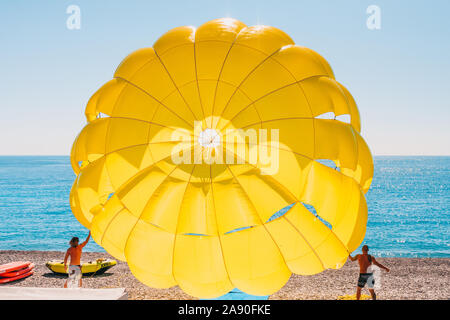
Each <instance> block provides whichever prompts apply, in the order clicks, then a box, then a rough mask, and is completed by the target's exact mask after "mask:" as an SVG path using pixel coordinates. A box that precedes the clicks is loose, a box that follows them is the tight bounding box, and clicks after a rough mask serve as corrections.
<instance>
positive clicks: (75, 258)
mask: <svg viewBox="0 0 450 320" xmlns="http://www.w3.org/2000/svg"><path fill="white" fill-rule="evenodd" d="M90 237H91V233H90V232H89V235H88V236H87V238H86V240H85V241H84V242H82V243H81V244H78V238H77V237H74V238H72V240H70V242H69V243H70V248H69V249H67V251H66V256H65V257H64V269H65V270H66V272H68V273H69V279H70V278H75V279H78V281H79V284H78V286H79V287H81V285H82V281H81V277H82V272H81V254H82V252H83V248H84V246H85V245H86V244H87V243H88V241H89V238H90ZM69 258H70V265H69V268H67V260H68V259H69ZM67 282H68V280H67V281H66V282H65V283H64V288H67Z"/></svg>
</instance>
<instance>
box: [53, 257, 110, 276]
mask: <svg viewBox="0 0 450 320" xmlns="http://www.w3.org/2000/svg"><path fill="white" fill-rule="evenodd" d="M116 264H117V261H116V260H111V259H97V260H94V261H89V262H83V263H82V264H81V272H82V273H83V275H85V276H90V275H98V274H102V273H104V272H105V271H106V270H108V269H110V268H112V267H114V266H115V265H116ZM45 265H46V266H47V268H49V269H50V270H51V271H53V272H54V273H58V274H67V272H66V271H65V270H64V261H62V260H52V261H48V262H47V263H46V264H45Z"/></svg>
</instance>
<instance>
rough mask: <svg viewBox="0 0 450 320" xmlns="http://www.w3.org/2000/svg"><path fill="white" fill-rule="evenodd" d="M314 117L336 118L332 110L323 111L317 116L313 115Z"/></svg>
mask: <svg viewBox="0 0 450 320" xmlns="http://www.w3.org/2000/svg"><path fill="white" fill-rule="evenodd" d="M315 119H329V120H334V119H336V115H335V114H334V112H325V113H322V114H319V115H318V116H315Z"/></svg>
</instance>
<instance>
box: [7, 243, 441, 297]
mask: <svg viewBox="0 0 450 320" xmlns="http://www.w3.org/2000/svg"><path fill="white" fill-rule="evenodd" d="M63 258H64V252H59V251H16V250H5V251H0V264H4V263H8V262H11V261H31V262H33V263H34V264H35V265H36V267H35V273H34V275H32V276H31V277H28V278H26V279H23V280H18V281H15V282H12V283H9V284H3V285H0V288H1V286H20V287H46V288H50V287H54V288H60V287H62V286H63V284H64V281H65V279H66V277H65V276H62V275H57V274H54V273H53V272H51V271H50V270H49V269H48V268H47V267H46V266H45V263H46V262H47V261H49V260H55V259H61V260H62V259H63ZM98 258H109V259H112V257H111V256H109V255H108V254H106V253H96V252H84V253H83V257H82V260H83V261H90V260H95V259H98ZM377 261H379V262H380V263H382V264H384V265H385V266H387V267H388V268H390V269H391V272H389V273H386V272H384V271H383V272H382V273H381V281H380V286H381V287H380V288H379V289H377V290H376V292H377V298H378V299H380V300H435V299H437V300H449V299H450V259H449V258H377ZM358 272H359V269H358V265H357V262H347V263H346V264H345V265H344V266H343V267H342V268H341V269H338V270H326V271H324V272H322V273H320V274H316V275H312V276H298V275H294V274H293V275H292V276H291V278H290V279H289V281H288V282H287V283H286V285H285V286H284V287H283V288H282V289H281V290H280V291H278V292H276V293H275V294H273V295H271V296H270V297H269V299H274V300H336V299H338V297H339V296H343V295H352V294H354V293H355V288H356V282H357V278H358ZM83 287H85V288H125V289H126V291H127V293H128V298H129V299H132V300H143V299H152V300H173V299H182V300H192V299H196V298H194V297H192V296H189V295H187V294H186V293H184V292H183V291H182V290H181V289H180V288H178V287H172V288H170V289H153V288H149V287H147V286H145V285H144V284H142V283H140V282H139V281H138V280H136V279H135V278H134V276H133V275H132V274H131V272H130V270H129V268H128V266H127V264H126V263H125V262H121V261H117V265H116V266H114V267H113V268H111V269H109V270H108V271H106V272H105V273H104V274H102V275H95V276H92V277H84V278H83ZM362 293H363V294H368V291H367V289H366V288H364V289H363V291H362Z"/></svg>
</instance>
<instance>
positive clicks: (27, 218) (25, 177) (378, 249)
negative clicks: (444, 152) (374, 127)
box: [0, 156, 450, 258]
mask: <svg viewBox="0 0 450 320" xmlns="http://www.w3.org/2000/svg"><path fill="white" fill-rule="evenodd" d="M374 167H375V172H374V179H373V183H372V186H371V188H370V190H369V192H368V193H367V194H366V199H367V204H368V209H369V216H368V223H367V232H366V236H365V239H364V241H363V244H367V245H369V247H370V252H371V254H372V255H374V256H376V257H422V258H425V257H427V258H428V257H445V258H450V241H449V235H450V157H447V156H376V157H375V158H374ZM74 178H75V175H74V173H73V171H72V168H71V166H70V160H69V157H68V156H0V250H57V251H65V250H66V249H67V247H68V242H69V240H70V239H71V238H72V237H74V236H77V237H79V238H80V240H81V241H82V240H83V239H84V238H85V237H86V236H87V234H88V230H87V229H86V228H84V227H83V226H82V225H81V224H80V223H79V222H78V221H77V220H76V219H75V217H74V216H73V215H72V213H71V210H70V205H69V192H70V188H71V186H72V183H73V181H74ZM84 250H85V251H93V252H104V250H103V248H102V247H100V246H99V245H98V244H96V243H95V242H94V241H90V242H89V244H88V245H87V247H86V248H85V249H84ZM358 250H359V249H358Z"/></svg>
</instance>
